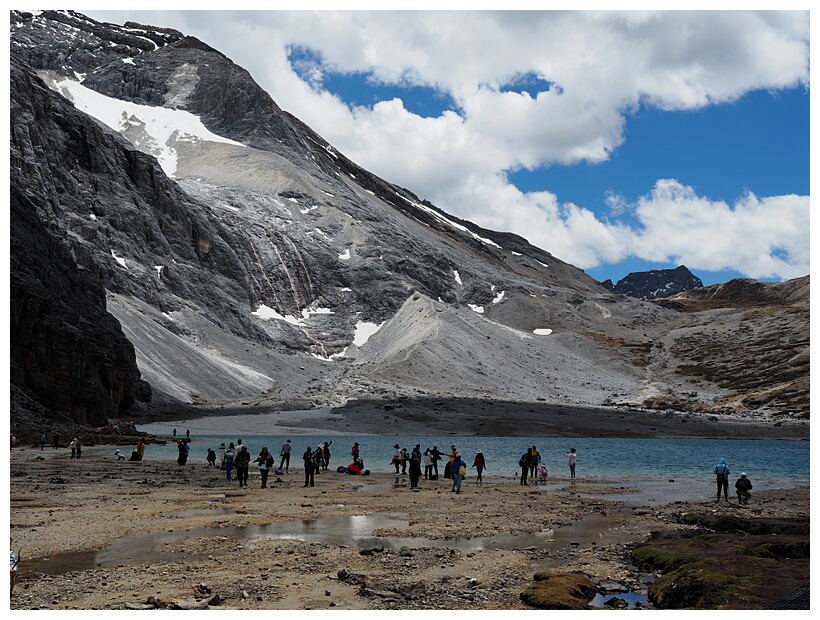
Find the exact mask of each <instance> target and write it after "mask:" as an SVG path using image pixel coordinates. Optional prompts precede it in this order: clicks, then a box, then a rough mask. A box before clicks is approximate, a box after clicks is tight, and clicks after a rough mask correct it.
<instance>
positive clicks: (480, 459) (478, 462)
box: [473, 450, 487, 484]
mask: <svg viewBox="0 0 820 620" xmlns="http://www.w3.org/2000/svg"><path fill="white" fill-rule="evenodd" d="M486 466H487V463H486V462H485V461H484V454H483V453H482V452H481V450H479V451H478V452H476V453H475V459H474V460H473V467H475V469H476V473H477V475H476V479H475V483H476V484H482V483H483V482H484V479H483V478H482V477H481V474H482V472H483V471H484V468H485V467H486Z"/></svg>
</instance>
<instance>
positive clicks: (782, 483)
mask: <svg viewBox="0 0 820 620" xmlns="http://www.w3.org/2000/svg"><path fill="white" fill-rule="evenodd" d="M265 417H266V416H265V415H261V416H253V418H254V424H253V425H250V426H248V425H244V424H242V423H241V421H240V420H237V419H236V418H230V417H228V418H210V419H204V420H191V421H184V422H182V423H177V424H176V425H175V424H174V423H162V424H151V425H144V426H139V427H138V429H139V430H140V431H144V432H148V433H151V434H155V435H157V436H159V437H168V438H169V442H168V443H167V444H165V445H150V446H148V449H147V450H146V455H145V458H146V459H151V460H154V459H157V460H167V461H175V460H176V458H177V454H178V451H177V447H176V444H175V443H174V442H173V441H171V432H172V430H173V428H174V427H175V428H176V429H177V437H178V438H180V437H184V436H185V431H186V429H190V430H191V446H190V455H189V458H188V463H189V464H191V463H194V464H195V463H203V464H205V457H206V453H207V449H208V448H213V449H214V450H215V451H216V450H217V449H218V447H219V445H220V443H222V442H224V443H225V445H228V443H229V442H231V441H232V442H234V444H236V443H237V439H239V438H241V439H242V442H243V443H244V444H245V445H247V446H248V449H249V450H250V451H251V454H252V456H253V458H255V457H256V455H257V454H258V453H259V451H260V450H261V449H262V447H267V448H268V450H269V451H270V452H271V453H273V455H274V456H275V457H276V464H277V466H278V464H279V452H280V449H281V446H282V444H283V443H285V441H286V440H288V439H290V440H291V445H292V446H293V450H292V454H291V465H290V471H291V472H295V473H299V472H300V471H301V470H302V467H303V464H302V453H303V452H304V451H305V448H306V447H307V446H311V447H315V446H316V445H317V444H319V443H320V442H325V441H331V442H332V443H331V445H330V451H331V459H330V468H329V471H331V472H332V473H334V474H335V469H336V467H338V466H339V465H347V464H348V463H350V462H351V457H350V450H351V447H352V446H353V443H354V442H358V443H359V450H360V455H361V457H362V459H363V460H364V464H365V468H367V469H369V470H370V471H371V472H373V473H382V474H389V473H393V472H394V471H395V470H394V467H393V466H392V465H391V464H390V461H391V458H392V456H393V452H394V447H393V446H394V445H395V444H397V443H398V444H399V445H400V446H402V447H405V448H407V451H408V452H410V451H411V450H412V448H413V447H414V446H415V445H416V444H420V446H421V450H422V452H424V450H425V449H427V448H432V447H433V446H437V447H438V449H439V450H440V451H441V452H442V453H445V454H448V453H449V452H450V446H451V445H455V446H456V447H457V449H458V450H459V452H460V453H461V455H462V457H463V458H464V460H465V461H467V464H468V470H469V472H468V479H467V481H468V482H469V481H470V480H471V479H472V478H473V477H474V472H475V470H474V469H472V468H470V467H469V466H470V465H472V463H473V459H474V457H475V454H476V451H477V450H481V451H482V452H483V454H484V457H485V459H486V462H487V469H486V470H485V472H484V479H485V482H486V483H488V484H492V483H495V482H505V483H509V482H511V481H512V479H513V478H516V477H518V476H519V475H520V468H519V467H518V459H519V457H520V456H521V454H523V452H524V451H525V450H526V449H527V448H528V447H531V446H536V447H537V449H538V452H539V453H540V454H541V460H542V462H543V463H545V464H546V466H547V468H548V470H549V476H548V478H547V483H548V485H550V486H551V485H555V484H559V485H561V486H565V485H566V484H567V483H568V482H569V466H568V460H567V457H566V456H565V455H566V453H567V451H568V450H569V449H570V448H575V449H576V453H577V464H576V481H577V482H578V483H582V482H583V483H587V484H589V483H594V484H600V485H610V486H612V485H614V486H626V487H635V488H637V489H641V490H642V493H640V494H638V495H637V496H635V497H634V498H633V499H634V500H639V499H648V500H649V501H656V500H657V501H667V500H668V501H672V500H673V499H681V500H697V499H704V500H706V499H709V498H711V497H714V493H715V477H714V473H713V470H714V467H715V464H716V463H717V462H718V460H719V459H720V458H725V459H726V462H727V463H728V465H729V468H730V470H731V476H730V480H731V482H730V487H733V485H734V480H735V479H736V478H737V477H738V476H739V475H740V474H741V472H746V473H747V474H748V476H749V478H750V479H751V480H752V483H753V484H754V490H757V491H760V490H765V489H777V488H791V487H797V486H804V485H808V484H809V478H810V459H809V453H810V450H809V448H810V442H809V441H807V440H806V441H797V440H733V439H620V438H619V439H602V438H589V439H584V438H572V439H566V438H556V437H474V436H469V437H459V436H458V435H447V436H423V435H418V436H399V435H390V434H389V433H385V434H384V435H365V434H362V435H354V434H350V435H340V434H327V435H318V434H297V433H294V432H288V433H287V434H285V433H281V432H277V433H275V434H267V433H264V432H260V430H261V429H262V428H263V426H264V418H265ZM271 426H274V425H273V424H271ZM219 428H224V429H228V428H230V429H231V431H232V432H231V434H227V433H226V432H218V431H217V429H219ZM277 430H280V429H277ZM289 430H292V429H289ZM243 431H251V432H243ZM444 462H445V460H442V461H440V462H439V473H440V474H441V473H443V469H444ZM647 494H648V495H649V497H647ZM618 499H624V500H627V501H628V500H629V496H628V494H627V495H625V496H624V497H623V498H621V497H619V498H618Z"/></svg>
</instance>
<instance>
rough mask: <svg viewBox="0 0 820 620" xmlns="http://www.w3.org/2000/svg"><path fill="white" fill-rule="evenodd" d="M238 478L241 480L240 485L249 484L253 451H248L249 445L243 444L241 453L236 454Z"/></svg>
mask: <svg viewBox="0 0 820 620" xmlns="http://www.w3.org/2000/svg"><path fill="white" fill-rule="evenodd" d="M235 462H236V479H237V480H239V486H241V487H247V486H248V466H249V465H250V463H251V453H250V452H248V448H247V446H242V447H241V448H240V449H239V453H238V454H237V455H236V460H235Z"/></svg>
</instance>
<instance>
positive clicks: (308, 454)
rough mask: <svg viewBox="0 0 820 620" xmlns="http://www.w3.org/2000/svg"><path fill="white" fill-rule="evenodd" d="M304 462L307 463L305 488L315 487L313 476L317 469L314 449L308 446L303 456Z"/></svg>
mask: <svg viewBox="0 0 820 620" xmlns="http://www.w3.org/2000/svg"><path fill="white" fill-rule="evenodd" d="M302 460H303V461H304V462H305V486H306V487H308V486H310V487H312V486H313V474H314V473H315V471H316V468H315V466H314V463H313V449H312V448H311V447H310V446H308V447H307V450H305V453H304V454H303V455H302Z"/></svg>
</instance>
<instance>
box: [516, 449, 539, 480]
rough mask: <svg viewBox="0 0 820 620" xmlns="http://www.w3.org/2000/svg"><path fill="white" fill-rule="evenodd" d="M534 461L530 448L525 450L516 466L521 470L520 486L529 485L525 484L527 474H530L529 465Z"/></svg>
mask: <svg viewBox="0 0 820 620" xmlns="http://www.w3.org/2000/svg"><path fill="white" fill-rule="evenodd" d="M534 459H535V457H534V456H533V454H532V448H527V451H526V452H525V453H524V454H522V455H521V458H520V459H518V466H519V467H520V468H521V484H529V483H528V482H527V474H528V473H529V472H530V465H531V464H532V462H533V460H534Z"/></svg>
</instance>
